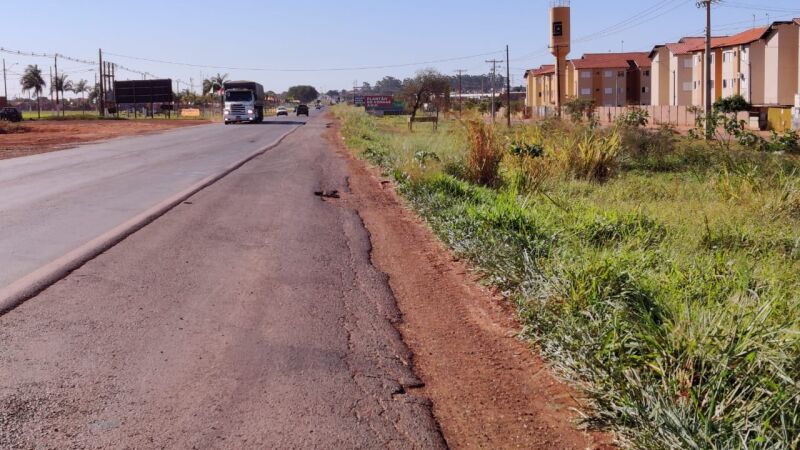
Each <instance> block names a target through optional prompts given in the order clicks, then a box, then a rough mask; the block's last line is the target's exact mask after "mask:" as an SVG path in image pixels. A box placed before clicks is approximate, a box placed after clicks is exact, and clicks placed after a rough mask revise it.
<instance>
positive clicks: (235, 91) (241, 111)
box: [222, 81, 265, 125]
mask: <svg viewBox="0 0 800 450" xmlns="http://www.w3.org/2000/svg"><path fill="white" fill-rule="evenodd" d="M222 88H223V95H224V96H225V109H224V111H223V119H224V121H225V125H227V124H229V123H235V122H250V123H260V122H262V121H263V120H264V100H265V97H264V86H262V85H260V84H259V83H256V82H255V81H227V82H225V84H224V85H223V86H222Z"/></svg>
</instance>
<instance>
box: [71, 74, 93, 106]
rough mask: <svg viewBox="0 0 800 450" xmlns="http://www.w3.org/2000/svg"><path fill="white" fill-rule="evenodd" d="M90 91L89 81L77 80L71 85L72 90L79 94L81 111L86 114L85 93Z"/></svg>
mask: <svg viewBox="0 0 800 450" xmlns="http://www.w3.org/2000/svg"><path fill="white" fill-rule="evenodd" d="M89 91H91V88H90V87H89V82H88V81H86V80H78V81H77V82H75V84H73V85H72V92H73V93H75V94H77V95H80V96H81V104H82V105H83V113H84V114H86V97H85V94H86V93H87V92H89Z"/></svg>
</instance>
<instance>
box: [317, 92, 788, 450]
mask: <svg viewBox="0 0 800 450" xmlns="http://www.w3.org/2000/svg"><path fill="white" fill-rule="evenodd" d="M333 110H334V113H335V114H336V116H337V117H338V118H339V119H340V120H341V122H342V134H343V137H344V139H345V143H346V145H347V146H348V147H349V148H351V149H352V150H353V151H354V152H355V153H356V154H357V155H359V156H360V157H362V158H365V159H367V160H369V161H370V162H371V163H373V164H375V165H377V166H379V167H380V168H381V169H382V170H383V171H384V172H385V173H386V174H387V175H389V176H392V177H393V178H394V179H395V180H397V182H398V183H399V191H400V192H401V193H402V194H403V195H404V196H405V197H406V198H407V200H408V201H409V203H410V204H411V205H412V206H413V207H414V208H415V209H416V211H417V212H418V213H419V214H420V215H421V216H423V217H424V218H425V219H426V220H427V221H428V223H429V224H430V226H431V227H432V229H433V230H434V232H435V233H436V234H437V235H438V236H439V237H440V238H441V239H442V240H443V241H444V242H446V243H447V244H448V245H449V246H450V247H451V248H452V249H453V250H454V251H455V252H456V253H457V254H459V255H460V256H462V257H465V258H468V259H469V260H470V261H471V262H472V263H473V264H474V266H475V267H476V269H478V270H480V272H481V273H482V274H483V276H484V278H485V280H486V282H487V283H490V284H492V285H494V286H497V287H498V288H499V289H501V290H502V292H504V294H505V295H506V296H507V297H508V298H509V299H510V300H511V301H513V302H515V304H516V305H517V308H518V312H519V317H520V318H521V320H522V323H523V325H524V327H525V328H524V335H525V337H526V338H527V339H530V340H531V342H533V343H535V344H536V345H537V347H538V348H540V349H541V351H542V352H543V353H544V355H545V356H546V357H547V358H548V360H549V361H550V363H551V364H552V366H553V367H555V368H556V370H558V372H559V373H560V374H561V375H562V376H564V377H565V378H567V379H569V380H570V381H571V382H573V383H574V384H575V385H577V386H579V387H580V388H581V389H582V390H583V391H584V392H585V393H586V396H587V398H588V399H589V400H590V401H591V403H592V408H590V409H589V410H588V411H586V414H588V416H587V417H585V422H586V424H587V425H590V426H598V427H610V428H612V429H614V430H615V431H617V433H618V436H619V437H620V439H621V441H622V443H623V444H624V445H627V446H630V447H635V448H654V449H660V448H670V449H691V448H694V449H708V448H714V449H728V448H748V449H755V448H765V449H766V448H770V449H772V448H789V449H797V448H798V447H800V314H798V311H800V309H798V308H799V307H800V276H798V274H800V156H799V155H800V140H798V136H797V134H792V133H787V134H785V135H780V136H778V135H775V136H773V137H772V138H770V139H761V138H758V139H756V137H754V136H750V135H749V134H747V133H746V132H745V131H744V130H739V129H737V128H736V124H733V125H732V124H731V123H730V121H729V120H728V119H726V118H725V117H726V116H725V115H724V114H722V113H720V114H719V115H715V116H714V117H712V118H711V120H715V124H716V125H717V126H720V127H722V128H724V131H727V132H724V133H721V134H720V135H719V136H718V139H717V140H714V141H711V142H706V141H704V140H700V139H696V138H692V137H684V136H679V135H678V134H677V133H675V132H674V131H673V130H671V129H669V128H661V129H658V130H647V129H645V128H644V125H646V124H647V122H648V117H647V116H646V114H644V113H643V112H637V111H632V112H631V113H629V114H628V115H627V116H625V117H623V118H622V119H620V121H619V122H618V123H617V124H616V125H615V126H613V127H608V128H599V127H597V126H596V123H591V121H588V120H585V119H584V118H585V117H587V115H585V114H584V112H585V111H577V112H575V113H574V114H573V120H571V121H566V120H564V121H561V120H556V119H553V120H547V121H543V122H539V123H536V124H526V125H517V126H514V127H513V128H510V129H509V128H505V127H492V126H491V125H487V124H486V123H485V121H484V120H482V119H481V118H479V117H478V116H475V117H469V118H465V119H464V120H461V121H457V120H452V121H445V122H444V123H442V124H441V125H440V127H439V131H438V132H433V131H432V130H431V129H430V128H428V127H424V126H418V127H417V128H416V129H415V131H414V132H413V133H411V132H409V131H408V130H407V127H406V123H405V118H402V119H401V118H390V117H387V118H376V117H371V116H367V115H366V114H365V113H364V112H363V111H362V110H359V109H355V108H352V107H346V106H337V107H335V108H334V109H333ZM698 127H702V124H698ZM726 127H727V128H726ZM700 129H702V128H700Z"/></svg>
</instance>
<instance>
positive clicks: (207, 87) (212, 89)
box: [203, 73, 228, 108]
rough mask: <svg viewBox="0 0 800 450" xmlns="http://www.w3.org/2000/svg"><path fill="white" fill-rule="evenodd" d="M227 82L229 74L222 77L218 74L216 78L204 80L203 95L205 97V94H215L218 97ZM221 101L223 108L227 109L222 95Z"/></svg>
mask: <svg viewBox="0 0 800 450" xmlns="http://www.w3.org/2000/svg"><path fill="white" fill-rule="evenodd" d="M226 81H228V74H227V73H226V74H222V75H221V74H219V73H217V75H215V76H213V77H211V78H206V79H205V80H203V95H205V94H212V95H213V94H215V93H216V94H217V95H219V94H220V91H221V90H222V88H223V86H225V82H226ZM220 100H221V101H222V107H223V108H224V107H225V99H223V98H222V95H220Z"/></svg>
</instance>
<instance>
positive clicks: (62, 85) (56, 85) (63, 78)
mask: <svg viewBox="0 0 800 450" xmlns="http://www.w3.org/2000/svg"><path fill="white" fill-rule="evenodd" d="M67 78H69V76H67V74H65V73H62V74H61V75H59V76H57V77H53V82H52V83H51V84H50V93H51V94H52V93H53V92H55V93H56V99H58V94H59V93H61V101H62V102H63V101H64V92H65V91H71V90H72V81H71V80H68V79H67ZM56 109H58V108H56ZM56 113H58V112H57V111H56Z"/></svg>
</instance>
